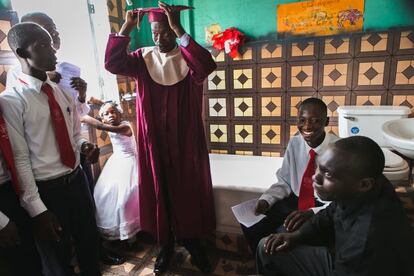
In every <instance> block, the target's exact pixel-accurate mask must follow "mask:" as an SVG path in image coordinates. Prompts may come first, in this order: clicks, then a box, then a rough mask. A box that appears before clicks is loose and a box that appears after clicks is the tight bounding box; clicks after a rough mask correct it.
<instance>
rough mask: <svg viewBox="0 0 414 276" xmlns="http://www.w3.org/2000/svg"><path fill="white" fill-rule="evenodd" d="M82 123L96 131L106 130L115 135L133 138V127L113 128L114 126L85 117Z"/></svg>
mask: <svg viewBox="0 0 414 276" xmlns="http://www.w3.org/2000/svg"><path fill="white" fill-rule="evenodd" d="M81 122H82V123H86V124H88V125H90V126H92V127H94V128H96V129H100V130H105V131H109V132H114V133H119V134H122V135H125V136H129V137H130V136H132V130H131V127H130V126H129V125H127V124H120V125H117V126H113V125H109V124H104V123H102V122H101V121H99V120H97V119H95V118H92V117H91V116H88V115H86V116H83V117H82V118H81Z"/></svg>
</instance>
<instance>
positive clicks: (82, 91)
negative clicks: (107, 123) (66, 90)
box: [70, 77, 88, 103]
mask: <svg viewBox="0 0 414 276" xmlns="http://www.w3.org/2000/svg"><path fill="white" fill-rule="evenodd" d="M70 86H71V87H72V88H73V89H75V90H77V91H78V99H79V101H81V102H82V103H84V102H85V100H86V89H87V88H88V84H87V83H86V81H84V80H83V79H82V78H79V77H73V78H71V79H70Z"/></svg>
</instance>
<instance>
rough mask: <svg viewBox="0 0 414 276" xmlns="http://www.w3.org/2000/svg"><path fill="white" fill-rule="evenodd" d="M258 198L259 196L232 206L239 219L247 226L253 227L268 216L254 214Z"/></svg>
mask: <svg viewBox="0 0 414 276" xmlns="http://www.w3.org/2000/svg"><path fill="white" fill-rule="evenodd" d="M257 200H258V199H257V198H255V199H251V200H248V201H245V202H243V203H240V204H238V205H235V206H233V207H231V210H232V211H233V214H234V216H235V217H236V219H237V221H238V222H240V223H241V224H243V225H244V226H246V227H251V226H253V225H255V224H256V223H258V222H259V221H261V220H262V219H263V218H264V217H266V216H265V215H258V216H256V215H255V214H254V209H255V207H256V203H257Z"/></svg>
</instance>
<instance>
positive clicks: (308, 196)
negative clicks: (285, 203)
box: [298, 149, 316, 210]
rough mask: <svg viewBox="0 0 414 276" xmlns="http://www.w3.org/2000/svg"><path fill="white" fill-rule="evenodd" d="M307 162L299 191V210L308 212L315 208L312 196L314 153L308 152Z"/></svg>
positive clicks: (312, 151)
mask: <svg viewBox="0 0 414 276" xmlns="http://www.w3.org/2000/svg"><path fill="white" fill-rule="evenodd" d="M309 155H310V158H309V162H308V165H307V166H306V170H305V172H304V173H303V177H302V183H301V184H300V191H299V202H298V209H299V210H308V209H309V208H312V207H315V197H314V195H313V186H312V182H313V181H312V176H313V175H314V174H315V156H316V152H315V151H314V150H313V149H311V150H310V151H309Z"/></svg>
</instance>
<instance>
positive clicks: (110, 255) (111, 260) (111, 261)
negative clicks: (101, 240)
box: [101, 250, 126, 265]
mask: <svg viewBox="0 0 414 276" xmlns="http://www.w3.org/2000/svg"><path fill="white" fill-rule="evenodd" d="M101 261H102V263H104V264H106V265H120V264H123V263H125V261H126V259H125V257H123V256H120V255H118V254H116V253H114V252H109V251H107V250H105V252H102V253H101Z"/></svg>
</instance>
